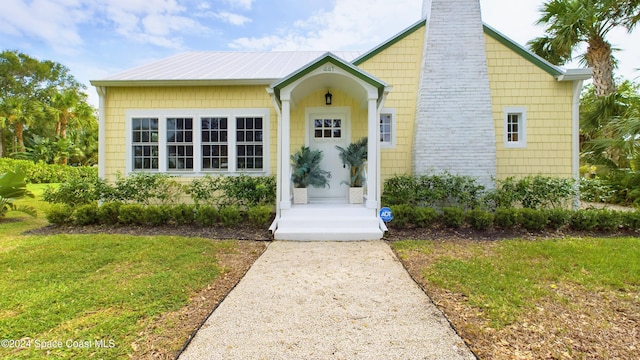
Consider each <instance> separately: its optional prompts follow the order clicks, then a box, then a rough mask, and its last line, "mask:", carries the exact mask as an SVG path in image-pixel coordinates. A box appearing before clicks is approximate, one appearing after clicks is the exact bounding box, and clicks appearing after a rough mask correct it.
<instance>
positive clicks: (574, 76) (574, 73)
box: [557, 68, 593, 81]
mask: <svg viewBox="0 0 640 360" xmlns="http://www.w3.org/2000/svg"><path fill="white" fill-rule="evenodd" d="M592 76H593V71H591V69H588V68H587V69H567V70H565V73H564V74H562V75H560V76H558V77H557V79H558V81H577V80H589V79H591V77H592Z"/></svg>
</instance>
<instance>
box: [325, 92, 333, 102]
mask: <svg viewBox="0 0 640 360" xmlns="http://www.w3.org/2000/svg"><path fill="white" fill-rule="evenodd" d="M332 97H333V95H331V93H330V92H329V91H327V93H326V94H325V95H324V103H325V105H331V98H332Z"/></svg>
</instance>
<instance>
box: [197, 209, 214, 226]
mask: <svg viewBox="0 0 640 360" xmlns="http://www.w3.org/2000/svg"><path fill="white" fill-rule="evenodd" d="M218 218H219V214H218V209H216V208H215V207H213V206H209V205H201V206H198V207H197V208H196V217H195V221H196V224H198V225H200V226H203V227H206V226H213V225H215V224H216V223H217V222H218Z"/></svg>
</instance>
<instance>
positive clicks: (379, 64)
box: [360, 27, 424, 182]
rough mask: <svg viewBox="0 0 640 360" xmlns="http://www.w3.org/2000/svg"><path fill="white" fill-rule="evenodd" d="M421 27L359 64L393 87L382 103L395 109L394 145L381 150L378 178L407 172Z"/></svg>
mask: <svg viewBox="0 0 640 360" xmlns="http://www.w3.org/2000/svg"><path fill="white" fill-rule="evenodd" d="M423 41H424V27H420V28H418V29H417V30H416V31H414V32H413V33H412V34H409V35H408V36H407V37H405V38H404V39H402V40H400V41H398V42H397V43H395V44H393V45H392V46H390V47H388V48H387V49H385V50H383V51H382V52H380V53H379V54H376V56H374V57H373V58H371V59H369V60H367V61H366V62H365V63H363V64H361V65H360V68H361V69H363V70H364V71H366V72H368V73H370V74H372V75H374V76H376V77H378V78H379V79H381V80H383V81H384V82H386V83H387V84H389V85H391V86H393V90H392V91H391V93H390V94H389V96H388V97H387V101H386V102H385V107H386V108H394V109H396V147H395V148H388V149H382V150H381V155H380V156H381V160H380V165H381V178H382V181H383V182H384V180H385V179H387V178H389V177H391V176H393V175H397V174H398V175H399V174H410V173H411V171H412V170H411V149H412V144H413V124H414V119H415V112H416V98H417V96H418V81H419V79H420V64H421V60H422V44H423Z"/></svg>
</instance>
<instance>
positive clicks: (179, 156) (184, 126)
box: [167, 117, 193, 170]
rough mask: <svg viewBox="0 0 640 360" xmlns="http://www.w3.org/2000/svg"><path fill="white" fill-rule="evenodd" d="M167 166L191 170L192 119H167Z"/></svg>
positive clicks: (170, 168)
mask: <svg viewBox="0 0 640 360" xmlns="http://www.w3.org/2000/svg"><path fill="white" fill-rule="evenodd" d="M167 166H168V168H169V170H191V169H193V118H186V117H185V118H167Z"/></svg>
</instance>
